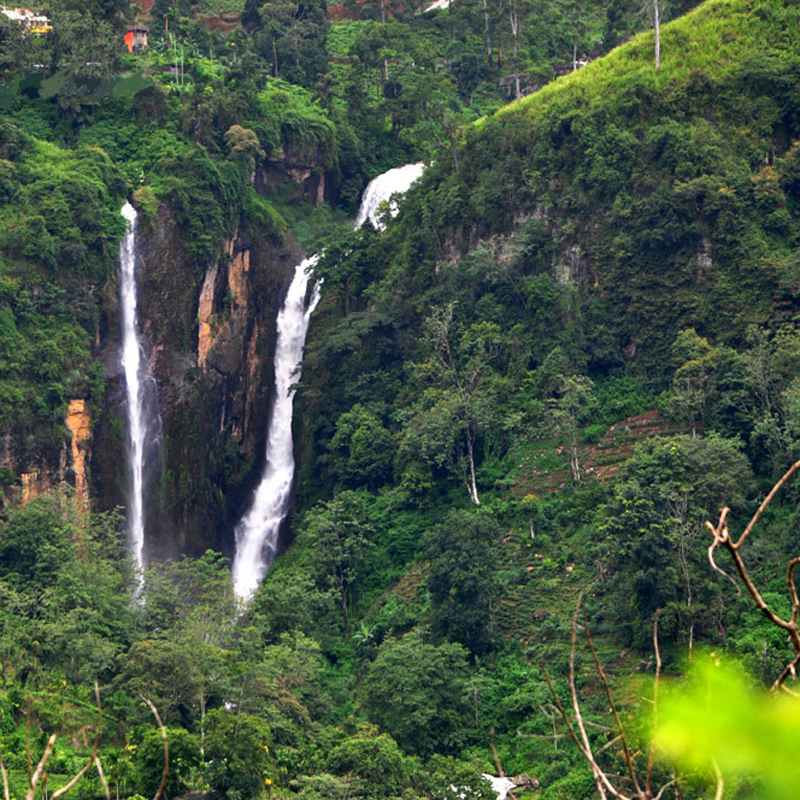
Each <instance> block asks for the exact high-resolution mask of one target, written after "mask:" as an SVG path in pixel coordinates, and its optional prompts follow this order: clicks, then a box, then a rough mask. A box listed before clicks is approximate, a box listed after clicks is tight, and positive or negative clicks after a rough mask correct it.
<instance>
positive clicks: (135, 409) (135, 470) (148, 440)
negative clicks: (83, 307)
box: [119, 203, 160, 569]
mask: <svg viewBox="0 0 800 800" xmlns="http://www.w3.org/2000/svg"><path fill="white" fill-rule="evenodd" d="M120 213H121V214H122V216H123V217H125V219H126V220H127V221H128V223H129V225H130V229H129V230H128V232H127V233H126V234H125V238H124V239H123V240H122V242H121V244H120V246H119V265H120V306H121V310H122V359H121V360H122V368H123V372H124V375H125V391H126V395H127V411H128V467H129V470H130V477H129V485H128V530H129V533H130V539H131V549H132V551H133V557H134V559H135V561H136V565H137V566H138V567H139V569H142V568H143V567H144V564H145V552H144V493H145V483H146V481H145V465H146V461H147V455H148V449H149V448H150V445H151V444H152V442H153V440H155V439H157V438H158V433H159V428H160V420H159V419H158V412H157V410H155V404H154V403H153V402H152V401H149V399H148V398H149V397H150V396H152V397H155V393H154V391H153V390H154V389H155V379H154V378H153V375H152V373H151V372H150V368H149V365H148V363H147V359H145V358H143V357H142V356H143V351H142V341H141V336H140V333H139V324H138V321H137V318H136V308H137V287H136V209H134V207H133V206H132V205H131V204H130V203H125V205H124V206H123V207H122V211H121V212H120Z"/></svg>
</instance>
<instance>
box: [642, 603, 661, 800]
mask: <svg viewBox="0 0 800 800" xmlns="http://www.w3.org/2000/svg"><path fill="white" fill-rule="evenodd" d="M660 615H661V609H660V608H657V609H656V613H655V619H654V620H653V651H654V652H655V654H656V678H655V681H654V682H653V741H652V743H651V744H650V755H649V756H648V758H647V779H646V781H645V786H646V788H647V796H648V797H650V796H651V795H652V782H651V781H652V777H653V762H654V761H655V757H656V731H657V730H658V679H659V678H660V677H661V652H660V650H659V649H658V618H659V616H660Z"/></svg>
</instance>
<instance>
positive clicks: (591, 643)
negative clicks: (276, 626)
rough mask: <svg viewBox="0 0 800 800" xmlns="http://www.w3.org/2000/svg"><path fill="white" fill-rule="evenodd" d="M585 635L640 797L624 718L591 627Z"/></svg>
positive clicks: (640, 790)
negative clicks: (612, 691)
mask: <svg viewBox="0 0 800 800" xmlns="http://www.w3.org/2000/svg"><path fill="white" fill-rule="evenodd" d="M583 632H584V635H585V636H586V641H587V642H588V643H589V649H590V650H591V652H592V658H593V659H594V664H595V667H596V668H597V673H598V675H600V680H601V682H602V684H603V689H604V690H605V693H606V699H607V700H608V705H609V707H610V708H611V714H612V715H613V717H614V722H615V723H616V725H617V730H618V731H619V735H620V738H621V740H622V754H623V757H624V759H625V764H626V766H627V767H628V774H629V775H630V778H631V782H632V783H633V786H634V788H635V789H636V794H638V795H639V796H640V797H641V796H642V788H641V786H639V781H638V779H637V778H636V770H635V769H634V766H633V758H632V757H631V751H630V748H629V747H628V738H627V737H626V736H625V728H624V726H623V725H622V720H621V719H620V717H619V712H618V711H617V706H616V704H615V703H614V698H613V696H612V695H611V687H610V686H609V685H608V678H606V673H605V670H604V669H603V665H602V664H601V663H600V659H599V658H598V656H597V651H596V650H595V647H594V641H593V639H592V636H591V634H590V633H589V629H588V628H587V627H586V626H584V629H583Z"/></svg>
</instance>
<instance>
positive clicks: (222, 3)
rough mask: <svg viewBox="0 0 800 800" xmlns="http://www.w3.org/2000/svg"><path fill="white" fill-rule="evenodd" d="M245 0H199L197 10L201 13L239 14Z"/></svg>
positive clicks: (242, 9)
mask: <svg viewBox="0 0 800 800" xmlns="http://www.w3.org/2000/svg"><path fill="white" fill-rule="evenodd" d="M244 4H245V0H200V3H198V6H197V10H198V11H199V12H200V13H201V14H241V13H242V12H243V11H244Z"/></svg>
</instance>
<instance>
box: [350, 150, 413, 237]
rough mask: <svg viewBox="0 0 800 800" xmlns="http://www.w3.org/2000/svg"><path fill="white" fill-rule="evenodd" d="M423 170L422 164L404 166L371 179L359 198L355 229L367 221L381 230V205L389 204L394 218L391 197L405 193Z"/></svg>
mask: <svg viewBox="0 0 800 800" xmlns="http://www.w3.org/2000/svg"><path fill="white" fill-rule="evenodd" d="M424 169H425V165H424V164H422V163H419V164H406V165H405V166H403V167H396V168H395V169H390V170H389V171H388V172H384V173H383V174H381V175H378V177H377V178H373V179H372V180H371V181H370V182H369V183H368V184H367V188H366V189H364V194H363V195H362V196H361V207H360V208H359V209H358V214H357V215H356V222H355V226H356V228H360V227H361V226H362V225H363V224H364V223H365V222H366V221H367V219H369V220H370V221H371V222H372V224H373V225H374V226H375V227H376V228H377V229H378V230H383V228H384V226H383V225H382V224H381V222H380V220H379V219H378V214H379V213H380V207H381V203H389V204H390V205H389V208H390V210H391V213H392V216H394V215H395V214H396V213H397V203H392V202H391V197H392V195H394V194H403V193H404V192H407V191H408V190H409V189H410V188H411V184H412V183H414V181H415V180H417V178H419V177H420V176H421V175H422V171H423V170H424Z"/></svg>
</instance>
